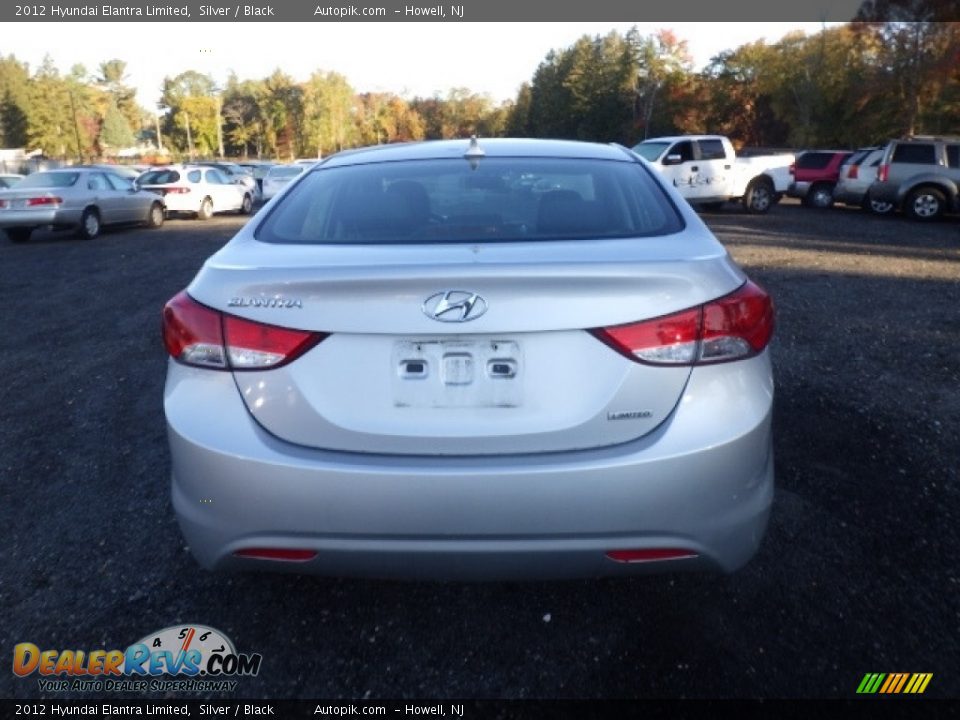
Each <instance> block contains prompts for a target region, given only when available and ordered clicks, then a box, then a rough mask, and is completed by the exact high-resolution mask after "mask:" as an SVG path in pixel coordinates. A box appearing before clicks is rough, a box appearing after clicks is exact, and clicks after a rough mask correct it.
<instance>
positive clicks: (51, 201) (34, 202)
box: [27, 195, 63, 207]
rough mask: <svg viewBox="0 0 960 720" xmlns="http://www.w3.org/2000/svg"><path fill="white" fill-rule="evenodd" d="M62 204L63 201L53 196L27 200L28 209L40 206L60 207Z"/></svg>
mask: <svg viewBox="0 0 960 720" xmlns="http://www.w3.org/2000/svg"><path fill="white" fill-rule="evenodd" d="M61 203H63V199H62V198H58V197H55V196H53V195H46V196H44V197H33V198H27V207H36V206H38V205H60V204H61Z"/></svg>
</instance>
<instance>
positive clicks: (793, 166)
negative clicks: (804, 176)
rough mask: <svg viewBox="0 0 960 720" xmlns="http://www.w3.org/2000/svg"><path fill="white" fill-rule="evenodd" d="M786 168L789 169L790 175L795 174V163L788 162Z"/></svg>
mask: <svg viewBox="0 0 960 720" xmlns="http://www.w3.org/2000/svg"><path fill="white" fill-rule="evenodd" d="M788 169H789V170H790V174H791V175H796V174H797V164H796V163H790V167H789V168H788Z"/></svg>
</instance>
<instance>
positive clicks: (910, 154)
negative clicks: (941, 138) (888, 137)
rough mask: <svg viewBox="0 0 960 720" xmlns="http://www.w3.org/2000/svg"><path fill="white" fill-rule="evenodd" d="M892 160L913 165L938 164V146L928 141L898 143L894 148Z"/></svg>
mask: <svg viewBox="0 0 960 720" xmlns="http://www.w3.org/2000/svg"><path fill="white" fill-rule="evenodd" d="M891 162H895V163H910V164H912V165H936V164H937V148H936V146H935V145H930V144H927V143H910V144H901V145H897V146H896V147H895V148H894V149H893V157H892V159H891Z"/></svg>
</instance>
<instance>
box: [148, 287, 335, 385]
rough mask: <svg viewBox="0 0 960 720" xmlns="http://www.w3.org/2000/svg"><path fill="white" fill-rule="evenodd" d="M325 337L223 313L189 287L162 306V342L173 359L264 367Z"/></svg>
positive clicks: (222, 367) (283, 361) (233, 367)
mask: <svg viewBox="0 0 960 720" xmlns="http://www.w3.org/2000/svg"><path fill="white" fill-rule="evenodd" d="M325 337H326V335H324V334H323V333H313V332H309V331H306V330H290V329H288V328H282V327H277V326H275V325H265V324H263V323H257V322H253V321H252V320H245V319H244V318H238V317H235V316H233V315H224V314H223V313H221V312H219V311H217V310H213V309H211V308H208V307H206V306H205V305H201V304H200V303H198V302H197V301H196V300H194V299H193V298H191V297H190V296H189V295H187V293H186V292H181V293H180V294H178V295H177V296H176V297H174V298H173V299H172V300H171V301H170V302H168V303H167V304H166V306H165V307H164V308H163V344H164V345H165V346H166V348H167V352H168V353H170V356H171V357H172V358H173V359H174V360H176V361H178V362H181V363H184V364H185V365H194V366H197V367H204V368H213V369H216V370H227V369H230V370H265V369H267V368H275V367H279V366H280V365H284V364H286V363H288V362H291V361H292V360H295V359H296V358H298V357H300V356H301V355H302V354H303V353H305V352H306V351H307V350H309V349H310V348H312V347H313V346H314V345H316V344H317V343H319V342H320V341H321V340H323V339H324V338H325Z"/></svg>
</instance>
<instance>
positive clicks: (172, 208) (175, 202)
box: [163, 192, 203, 213]
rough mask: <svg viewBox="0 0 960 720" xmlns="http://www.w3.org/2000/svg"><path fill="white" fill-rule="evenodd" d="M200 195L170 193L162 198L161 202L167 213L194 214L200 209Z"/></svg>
mask: <svg viewBox="0 0 960 720" xmlns="http://www.w3.org/2000/svg"><path fill="white" fill-rule="evenodd" d="M202 199H203V197H202V195H200V194H198V193H193V192H190V193H182V194H178V193H170V194H168V195H164V196H163V202H164V204H165V205H166V208H167V212H174V213H176V212H190V213H195V212H197V211H198V210H199V209H200V201H201V200H202Z"/></svg>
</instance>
